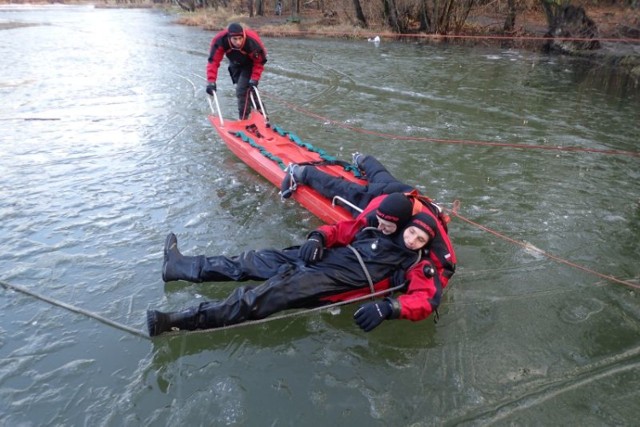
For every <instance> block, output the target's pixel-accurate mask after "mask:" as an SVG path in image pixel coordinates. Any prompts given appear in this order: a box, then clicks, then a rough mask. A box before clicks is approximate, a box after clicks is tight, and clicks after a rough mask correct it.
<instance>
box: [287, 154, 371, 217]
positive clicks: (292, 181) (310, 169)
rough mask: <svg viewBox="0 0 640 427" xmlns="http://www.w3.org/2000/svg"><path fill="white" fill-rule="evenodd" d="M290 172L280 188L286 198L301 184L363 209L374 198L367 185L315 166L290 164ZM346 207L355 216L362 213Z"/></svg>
mask: <svg viewBox="0 0 640 427" xmlns="http://www.w3.org/2000/svg"><path fill="white" fill-rule="evenodd" d="M288 172H289V173H287V175H286V176H285V178H284V180H283V181H282V184H281V188H280V195H281V196H282V198H285V199H286V198H289V197H291V194H292V193H293V191H295V189H296V188H297V186H298V185H299V184H303V185H307V186H309V187H311V188H313V189H314V190H315V191H317V192H318V193H320V194H321V195H322V196H323V197H326V198H327V199H329V200H332V199H333V198H334V197H335V196H339V197H342V198H343V199H346V200H348V201H349V202H350V203H353V204H354V205H356V206H358V207H360V208H361V209H364V208H365V207H366V206H367V204H369V202H370V201H371V199H372V197H371V196H370V195H369V194H368V188H367V186H364V185H360V184H357V183H355V182H351V181H349V180H347V179H344V178H342V177H336V176H334V175H330V174H328V173H325V172H322V171H321V170H319V169H318V168H316V167H315V166H301V165H289V168H288ZM345 207H346V208H347V209H348V210H349V211H350V212H351V213H352V214H353V215H354V216H357V215H358V214H359V213H360V212H358V211H355V210H353V209H351V208H350V207H348V206H345Z"/></svg>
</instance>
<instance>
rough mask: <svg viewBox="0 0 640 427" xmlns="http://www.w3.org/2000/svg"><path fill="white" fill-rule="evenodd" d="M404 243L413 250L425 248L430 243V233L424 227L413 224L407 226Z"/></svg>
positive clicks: (403, 234) (403, 235)
mask: <svg viewBox="0 0 640 427" xmlns="http://www.w3.org/2000/svg"><path fill="white" fill-rule="evenodd" d="M402 237H403V238H404V245H405V246H406V247H407V248H409V249H411V250H412V251H417V250H418V249H422V248H424V247H425V246H426V245H427V243H429V235H428V234H427V233H426V232H425V231H424V230H422V229H420V228H418V227H415V226H413V225H411V226H409V227H407V228H405V230H404V233H402Z"/></svg>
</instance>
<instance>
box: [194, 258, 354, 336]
mask: <svg viewBox="0 0 640 427" xmlns="http://www.w3.org/2000/svg"><path fill="white" fill-rule="evenodd" d="M352 289H353V287H352V286H349V285H345V284H341V283H338V282H336V281H335V280H334V279H331V278H330V277H328V276H326V275H325V274H324V273H322V272H320V271H315V272H310V271H309V270H306V271H301V270H299V269H297V268H293V269H290V270H287V271H285V272H283V273H281V274H279V275H277V276H275V277H273V278H272V279H270V280H268V281H266V282H264V283H263V284H262V285H260V286H256V287H252V286H242V287H239V288H237V289H235V290H234V291H233V293H231V295H229V296H228V297H227V298H226V299H225V300H224V301H211V302H203V303H201V304H200V306H199V307H198V312H199V313H200V314H202V318H201V327H202V328H203V329H209V328H219V327H222V326H225V325H233V324H236V323H241V322H244V321H247V320H258V319H263V318H265V317H268V316H270V315H272V314H274V313H277V312H279V311H282V310H288V309H292V308H311V307H315V306H318V305H319V304H321V302H320V298H322V297H323V296H327V295H333V294H338V293H341V292H344V291H347V290H352Z"/></svg>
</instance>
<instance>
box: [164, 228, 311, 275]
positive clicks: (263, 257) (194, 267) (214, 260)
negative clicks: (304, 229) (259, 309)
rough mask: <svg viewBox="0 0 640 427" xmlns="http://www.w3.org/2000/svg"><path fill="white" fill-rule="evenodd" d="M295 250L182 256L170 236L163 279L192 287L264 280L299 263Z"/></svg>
mask: <svg viewBox="0 0 640 427" xmlns="http://www.w3.org/2000/svg"><path fill="white" fill-rule="evenodd" d="M297 254H298V249H297V248H290V249H285V250H282V251H278V250H273V249H266V250H261V251H247V252H243V253H241V254H240V255H237V256H234V257H225V256H213V257H206V256H204V255H198V256H185V255H182V254H181V253H180V250H179V249H178V238H177V237H176V235H175V234H173V233H169V235H168V236H167V239H166V241H165V247H164V264H163V266H162V279H163V280H164V281H165V282H171V281H175V280H186V281H189V282H194V283H201V282H225V281H231V280H232V281H237V282H240V281H245V280H266V279H268V278H270V277H272V276H274V275H276V274H278V272H279V271H280V270H281V269H282V268H284V267H283V266H287V265H289V264H294V263H296V262H300V260H299V259H298V257H297Z"/></svg>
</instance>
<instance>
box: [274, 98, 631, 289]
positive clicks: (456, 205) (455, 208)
mask: <svg viewBox="0 0 640 427" xmlns="http://www.w3.org/2000/svg"><path fill="white" fill-rule="evenodd" d="M267 96H268V95H267ZM268 97H269V98H271V99H275V100H276V101H278V102H280V103H282V104H285V105H287V106H288V107H290V108H291V109H293V110H296V111H299V112H302V113H304V114H306V115H308V116H310V117H315V118H318V119H320V120H322V121H323V122H329V123H332V124H334V125H336V126H340V127H343V128H345V129H349V130H353V131H356V132H361V133H367V134H371V135H379V136H385V137H389V138H394V139H403V140H421V141H431V142H444V143H459V144H460V143H464V144H474V145H493V146H501V147H512V148H537V149H544V150H559V151H573V152H591V153H599V154H624V155H628V156H633V157H640V152H633V151H620V150H597V149H589V148H582V147H547V146H543V145H526V146H523V145H519V144H506V143H505V144H503V143H490V142H483V141H468V140H445V139H435V138H420V137H404V136H397V135H388V134H382V133H377V132H372V131H367V130H365V129H361V128H355V127H352V126H347V125H344V124H342V123H339V122H336V121H334V120H330V119H327V118H326V117H323V116H320V115H318V114H315V113H312V112H311V111H308V110H306V109H304V108H302V107H300V106H297V105H294V104H290V103H288V102H286V101H284V100H281V99H278V98H276V97H273V96H268ZM459 208H460V202H459V201H458V200H456V201H454V202H453V208H452V209H447V208H445V209H444V210H445V211H447V212H449V213H450V214H451V215H453V216H455V217H456V218H459V219H460V220H462V221H464V222H466V223H468V224H471V225H473V226H474V227H477V228H479V229H480V230H483V231H486V232H487V233H489V234H492V235H494V236H496V237H498V238H500V239H503V240H505V241H507V242H510V243H513V244H515V245H517V246H521V247H522V248H525V249H529V250H534V251H536V252H538V253H539V254H541V255H543V256H545V257H547V258H549V259H552V260H554V261H556V262H559V263H561V264H565V265H567V266H569V267H572V268H575V269H578V270H582V271H584V272H587V273H589V274H593V275H594V276H597V277H600V278H602V279H605V280H607V281H610V282H615V283H618V284H621V285H624V286H628V287H630V288H635V289H640V285H637V284H635V283H631V282H629V281H625V280H622V279H618V278H616V277H613V276H609V275H606V274H602V273H599V272H597V271H595V270H592V269H590V268H587V267H584V266H582V265H579V264H576V263H573V262H571V261H569V260H567V259H564V258H560V257H558V256H556V255H553V254H550V253H548V252H545V251H543V250H542V249H538V248H536V247H535V246H533V245H531V244H529V243H526V242H521V241H519V240H515V239H512V238H511V237H508V236H506V235H504V234H502V233H499V232H497V231H495V230H492V229H490V228H488V227H485V226H484V225H481V224H479V223H477V222H474V221H472V220H470V219H469V218H466V217H464V216H462V215H460V214H459V213H458V210H459Z"/></svg>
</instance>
